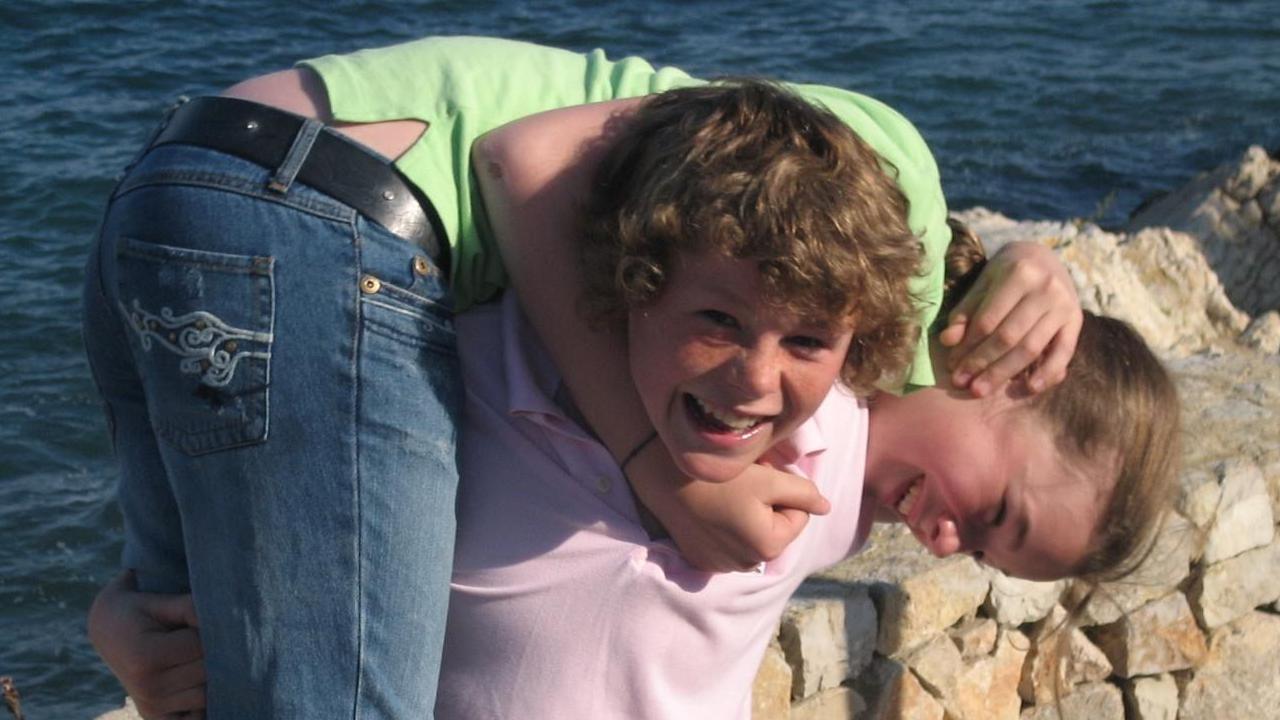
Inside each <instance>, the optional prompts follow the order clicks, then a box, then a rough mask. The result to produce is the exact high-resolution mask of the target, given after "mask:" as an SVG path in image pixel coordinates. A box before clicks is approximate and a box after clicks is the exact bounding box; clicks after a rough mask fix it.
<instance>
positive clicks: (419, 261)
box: [413, 255, 431, 277]
mask: <svg viewBox="0 0 1280 720" xmlns="http://www.w3.org/2000/svg"><path fill="white" fill-rule="evenodd" d="M413 272H414V273H416V274H418V275H421V276H423V277H426V276H427V275H430V274H431V263H430V262H428V261H427V259H426V258H425V257H423V256H421V255H417V256H415V257H414V258H413Z"/></svg>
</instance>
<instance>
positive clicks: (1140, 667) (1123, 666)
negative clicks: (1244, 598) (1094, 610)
mask: <svg viewBox="0 0 1280 720" xmlns="http://www.w3.org/2000/svg"><path fill="white" fill-rule="evenodd" d="M1089 636H1090V637H1091V638H1092V640H1093V641H1094V643H1096V644H1097V646H1098V647H1099V648H1101V649H1102V652H1103V653H1105V654H1106V656H1107V659H1108V660H1110V661H1111V666H1112V669H1113V670H1114V672H1115V674H1117V675H1119V676H1121V677H1126V678H1130V677H1134V676H1136V675H1155V674H1157V673H1162V672H1169V671H1172V670H1182V669H1185V668H1190V667H1194V666H1196V665H1199V664H1200V663H1201V662H1202V661H1203V660H1204V656H1205V652H1206V650H1205V642H1204V635H1202V634H1201V632H1200V628H1199V626H1197V625H1196V620H1195V617H1194V616H1193V615H1192V614H1191V607H1190V606H1189V605H1188V604H1187V599H1186V597H1184V596H1183V595H1182V593H1180V592H1173V593H1170V594H1168V595H1166V596H1165V597H1163V598H1161V599H1159V600H1153V601H1152V602H1150V603H1147V604H1146V605H1143V606H1142V607H1140V608H1138V609H1137V610H1134V611H1133V612H1130V613H1128V614H1127V615H1125V616H1124V617H1122V618H1121V619H1120V620H1117V621H1116V622H1114V623H1112V624H1110V625H1103V626H1100V627H1097V628H1093V629H1092V631H1091V632H1089Z"/></svg>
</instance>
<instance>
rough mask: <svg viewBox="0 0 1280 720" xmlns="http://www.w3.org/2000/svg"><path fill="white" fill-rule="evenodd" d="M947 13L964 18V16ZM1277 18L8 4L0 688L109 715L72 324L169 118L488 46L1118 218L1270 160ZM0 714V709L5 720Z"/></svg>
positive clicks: (890, 6)
mask: <svg viewBox="0 0 1280 720" xmlns="http://www.w3.org/2000/svg"><path fill="white" fill-rule="evenodd" d="M953 8H964V11H963V13H961V12H960V11H958V10H955V9H953ZM1276 9H1277V8H1276V5H1275V2H1274V0H1241V1H1238V2H1228V1H1226V0H1202V1H1199V2H1194V1H1182V2H1179V1H1176V0H1162V1H1147V0H1144V1H1142V2H1136V1H1135V2H1116V1H1112V2H1106V1H1095V2H1074V1H1073V2H1068V1H1065V0H1064V1H1061V2H1048V1H1044V0H1041V1H1036V0H1027V1H1020V2H989V3H970V4H962V5H956V4H954V3H951V2H943V1H941V0H918V1H916V2H911V3H899V2H856V3H855V2H834V3H833V2H831V0H787V1H786V2H780V1H768V2H756V3H743V2H723V3H689V4H685V3H682V2H677V1H675V0H669V1H663V2H648V3H646V2H643V1H642V0H639V1H637V0H633V1H632V2H627V3H618V2H613V3H610V2H603V3H597V2H587V1H586V0H580V1H573V0H560V1H558V2H536V3H535V2H523V3H496V2H483V1H478V0H477V1H472V2H439V3H423V2H414V3H401V4H396V3H390V2H338V3H332V4H330V5H329V6H328V9H299V8H298V7H295V3H286V2H281V1H279V0H259V1H257V2H249V1H247V0H246V1H244V2H231V1H228V0H223V1H221V2H203V3H193V2H132V3H123V2H121V3H108V2H49V1H47V0H46V1H44V2H25V3H4V5H3V7H0V48H2V49H0V107H3V108H4V111H5V112H4V115H5V116H4V119H3V122H0V328H2V329H3V337H4V338H5V341H4V342H2V343H0V675H6V674H7V675H12V676H14V677H15V680H16V681H17V683H18V685H19V687H20V688H21V689H22V691H23V694H24V698H25V707H26V709H27V712H28V716H29V717H30V718H33V720H47V719H49V718H82V717H88V716H91V715H93V714H95V713H97V712H100V711H103V710H106V709H108V708H110V707H113V706H115V705H116V704H118V702H119V699H120V693H119V690H118V688H117V686H116V685H115V684H114V681H112V680H111V678H110V676H109V675H108V674H107V673H106V671H105V670H104V669H103V668H102V667H101V666H100V665H98V664H97V662H96V658H95V655H94V654H93V651H92V650H91V649H90V648H89V646H88V643H87V642H86V641H85V639H84V621H83V618H84V615H85V611H86V609H87V607H88V604H89V602H90V600H91V599H92V596H93V593H94V591H95V589H96V588H97V587H98V586H99V585H100V584H101V583H102V582H104V581H105V580H106V579H107V578H108V577H110V575H111V574H112V573H113V572H114V567H115V564H116V562H117V555H118V552H119V548H118V540H117V538H118V537H119V525H120V518H119V514H118V513H117V512H116V510H115V509H114V507H113V506H112V501H111V488H112V483H113V469H112V466H111V463H110V459H109V453H110V448H109V447H108V445H107V443H106V441H105V437H104V434H103V431H102V427H101V420H100V417H99V411H98V407H97V404H96V401H95V399H94V395H93V389H92V385H91V383H90V381H89V379H88V374H87V369H86V366H85V363H84V361H83V360H82V359H81V349H80V339H79V331H78V328H77V322H78V319H77V314H78V309H77V303H78V292H79V282H80V265H81V262H82V256H83V255H84V253H85V250H86V247H87V245H88V243H89V241H90V238H91V236H92V234H93V231H94V228H95V225H96V223H97V220H98V215H99V213H100V211H101V207H102V203H103V199H104V198H105V196H106V194H107V193H108V192H109V190H110V187H111V184H112V178H113V176H114V175H115V174H116V173H117V172H118V171H119V169H120V168H121V167H122V166H123V165H124V164H125V163H126V162H127V160H128V158H129V156H130V155H131V154H132V153H133V151H134V149H135V145H136V144H137V143H139V142H140V141H141V140H142V138H143V137H144V136H145V134H146V131H147V130H148V129H149V126H150V125H151V123H152V121H153V119H154V118H155V117H156V115H157V113H158V112H159V110H160V109H161V108H162V107H163V106H164V105H165V104H166V102H167V101H168V100H169V99H170V98H172V97H173V96H175V95H178V94H180V93H186V94H198V93H204V92H212V91H215V90H217V89H219V88H222V87H224V86H227V85H230V84H232V83H234V82H236V81H238V80H241V79H243V78H246V77H249V76H252V75H255V74H258V73H261V72H265V71H268V70H273V69H277V68H281V67H285V66H288V65H290V64H292V63H293V62H294V61H295V60H297V59H299V58H303V57H309V56H314V55H318V54H322V53H327V52H334V51H342V50H353V49H356V48H360V47H365V46H371V45H379V44H386V43H390V42H394V41H397V40H404V39H410V38H415V37H418V36H421V35H426V34H432V33H476V34H493V35H504V36H509V37H516V38H522V39H527V40H533V41H537V42H543V43H547V44H554V45H561V46H564V47H569V48H574V49H579V50H587V49H590V48H593V47H603V48H606V49H607V50H608V52H609V53H610V54H611V55H614V56H620V55H624V54H639V55H642V56H644V57H647V58H649V59H651V60H653V61H654V62H655V63H660V64H671V65H677V66H679V67H683V68H685V69H687V70H690V71H693V72H695V73H698V74H702V75H714V74H724V73H733V74H744V73H752V74H762V75H770V76H777V77H782V78H786V79H792V80H806V81H817V82H823V83H828V84H833V85H840V86H845V87H850V88H855V89H858V90H862V91H864V92H868V93H870V94H872V95H875V96H877V97H880V98H881V99H883V100H885V101H887V102H889V103H890V104H892V105H894V106H895V107H897V108H898V109H900V110H902V111H903V112H904V113H906V114H907V115H908V116H909V117H911V118H912V119H913V120H915V122H916V123H917V124H918V125H919V126H920V128H921V130H922V131H923V132H924V135H925V137H926V138H927V139H928V140H929V141H930V143H931V144H932V145H933V148H934V151H935V153H936V154H937V157H938V160H939V163H940V165H941V168H942V175H943V180H944V184H945V186H946V189H947V194H948V197H949V198H950V200H951V204H952V206H953V207H957V208H963V207H968V206H971V205H975V204H981V205H986V206H988V207H992V208H995V209H998V210H1001V211H1003V212H1004V213H1006V214H1008V215H1011V216H1014V217H1034V218H1068V217H1096V218H1097V219H1099V220H1101V221H1103V222H1105V223H1116V222H1119V221H1122V220H1123V218H1124V216H1125V214H1126V213H1127V212H1128V211H1129V210H1130V209H1131V208H1133V207H1134V206H1135V205H1136V204H1137V203H1138V202H1139V200H1140V199H1141V198H1143V197H1144V196H1145V195H1147V194H1148V193H1150V192H1152V191H1155V190H1159V189H1161V188H1167V187H1170V186H1173V185H1175V184H1177V183H1178V182H1180V181H1182V180H1185V179H1186V178H1188V177H1190V176H1191V175H1193V174H1194V173H1195V172H1196V171H1199V170H1203V169H1207V168H1209V167H1212V166H1214V165H1216V164H1217V163H1220V162H1222V161H1225V160H1227V159H1232V158H1235V157H1237V156H1238V155H1239V154H1240V153H1241V151H1243V149H1244V148H1245V147H1246V146H1248V145H1249V144H1254V143H1257V144H1262V145H1264V146H1267V147H1270V148H1277V147H1280V121H1278V120H1277V118H1280V89H1278V88H1280V83H1277V78H1280V14H1277V13H1276ZM2 713H3V711H0V714H2Z"/></svg>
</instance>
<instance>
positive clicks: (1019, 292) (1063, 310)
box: [940, 243, 1082, 395]
mask: <svg viewBox="0 0 1280 720" xmlns="http://www.w3.org/2000/svg"><path fill="white" fill-rule="evenodd" d="M1081 322H1082V315H1081V312H1080V301H1079V298H1078V297H1077V295H1076V292H1075V287H1074V285H1073V284H1072V282H1071V278H1070V275H1069V273H1068V272H1067V271H1066V268H1065V266H1063V265H1062V263H1061V262H1060V261H1059V260H1058V259H1057V257H1056V256H1055V255H1054V254H1053V252H1052V251H1050V250H1049V249H1048V248H1045V247H1042V246H1039V245H1036V244H1034V243H1010V245H1008V246H1006V247H1005V248H1004V249H1002V250H1001V251H1000V253H999V254H997V256H996V257H995V258H993V259H992V262H991V263H990V264H989V265H988V267H987V268H986V270H985V271H984V272H983V274H982V276H981V277H980V278H979V280H978V282H977V283H975V285H974V288H973V289H972V290H971V291H970V292H969V293H967V294H966V296H965V298H964V299H963V300H962V301H961V303H960V304H959V305H958V306H957V307H956V309H955V310H954V311H953V312H952V313H951V316H950V324H949V326H948V327H947V328H946V329H944V330H943V332H942V336H941V337H940V340H942V342H943V344H944V345H947V346H950V347H951V348H952V349H951V351H950V352H949V353H948V367H949V368H950V370H951V382H952V384H953V385H954V386H956V387H969V388H970V389H971V390H972V391H973V393H974V394H975V395H985V394H987V393H989V392H991V390H993V389H995V388H997V387H1000V386H1001V385H1003V384H1004V383H1005V382H1007V381H1008V380H1010V379H1011V378H1014V377H1016V376H1018V375H1019V374H1020V373H1022V372H1023V371H1024V370H1026V369H1027V368H1029V367H1031V368H1033V370H1032V372H1031V373H1030V374H1029V375H1028V385H1027V387H1028V389H1029V390H1031V391H1032V392H1037V391H1039V390H1041V389H1043V388H1045V387H1048V386H1050V385H1052V384H1054V383H1056V382H1058V381H1060V380H1061V379H1062V378H1063V377H1064V376H1065V370H1066V366H1067V363H1068V362H1069V361H1070V359H1071V354H1072V353H1073V352H1074V350H1075V343H1076V339H1077V337H1078V335H1079V329H1080V324H1081Z"/></svg>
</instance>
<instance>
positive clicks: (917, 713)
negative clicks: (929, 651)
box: [792, 655, 944, 720]
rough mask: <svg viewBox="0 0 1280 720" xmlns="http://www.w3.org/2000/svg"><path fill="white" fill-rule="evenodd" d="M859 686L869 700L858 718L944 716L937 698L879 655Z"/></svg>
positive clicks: (904, 669) (938, 718)
mask: <svg viewBox="0 0 1280 720" xmlns="http://www.w3.org/2000/svg"><path fill="white" fill-rule="evenodd" d="M856 687H857V689H858V690H859V691H860V694H861V695H862V697H864V698H866V702H867V711H866V714H865V715H862V716H858V717H860V718H865V720H942V718H943V716H944V711H943V709H942V704H941V703H939V702H938V700H937V698H935V697H934V696H933V695H930V694H929V691H927V690H925V689H924V686H922V685H921V684H920V681H919V680H918V679H917V678H916V676H915V675H913V674H912V673H911V671H910V670H908V669H907V667H906V666H905V665H903V664H902V663H900V662H898V661H897V660H893V659H890V658H886V657H882V656H879V655H877V656H876V657H875V659H874V660H872V661H871V665H870V666H868V667H867V669H866V670H865V671H864V672H863V673H862V674H861V675H860V676H858V680H857V683H856ZM793 712H794V710H793ZM850 717H853V716H850ZM792 719H793V720H795V715H792Z"/></svg>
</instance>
